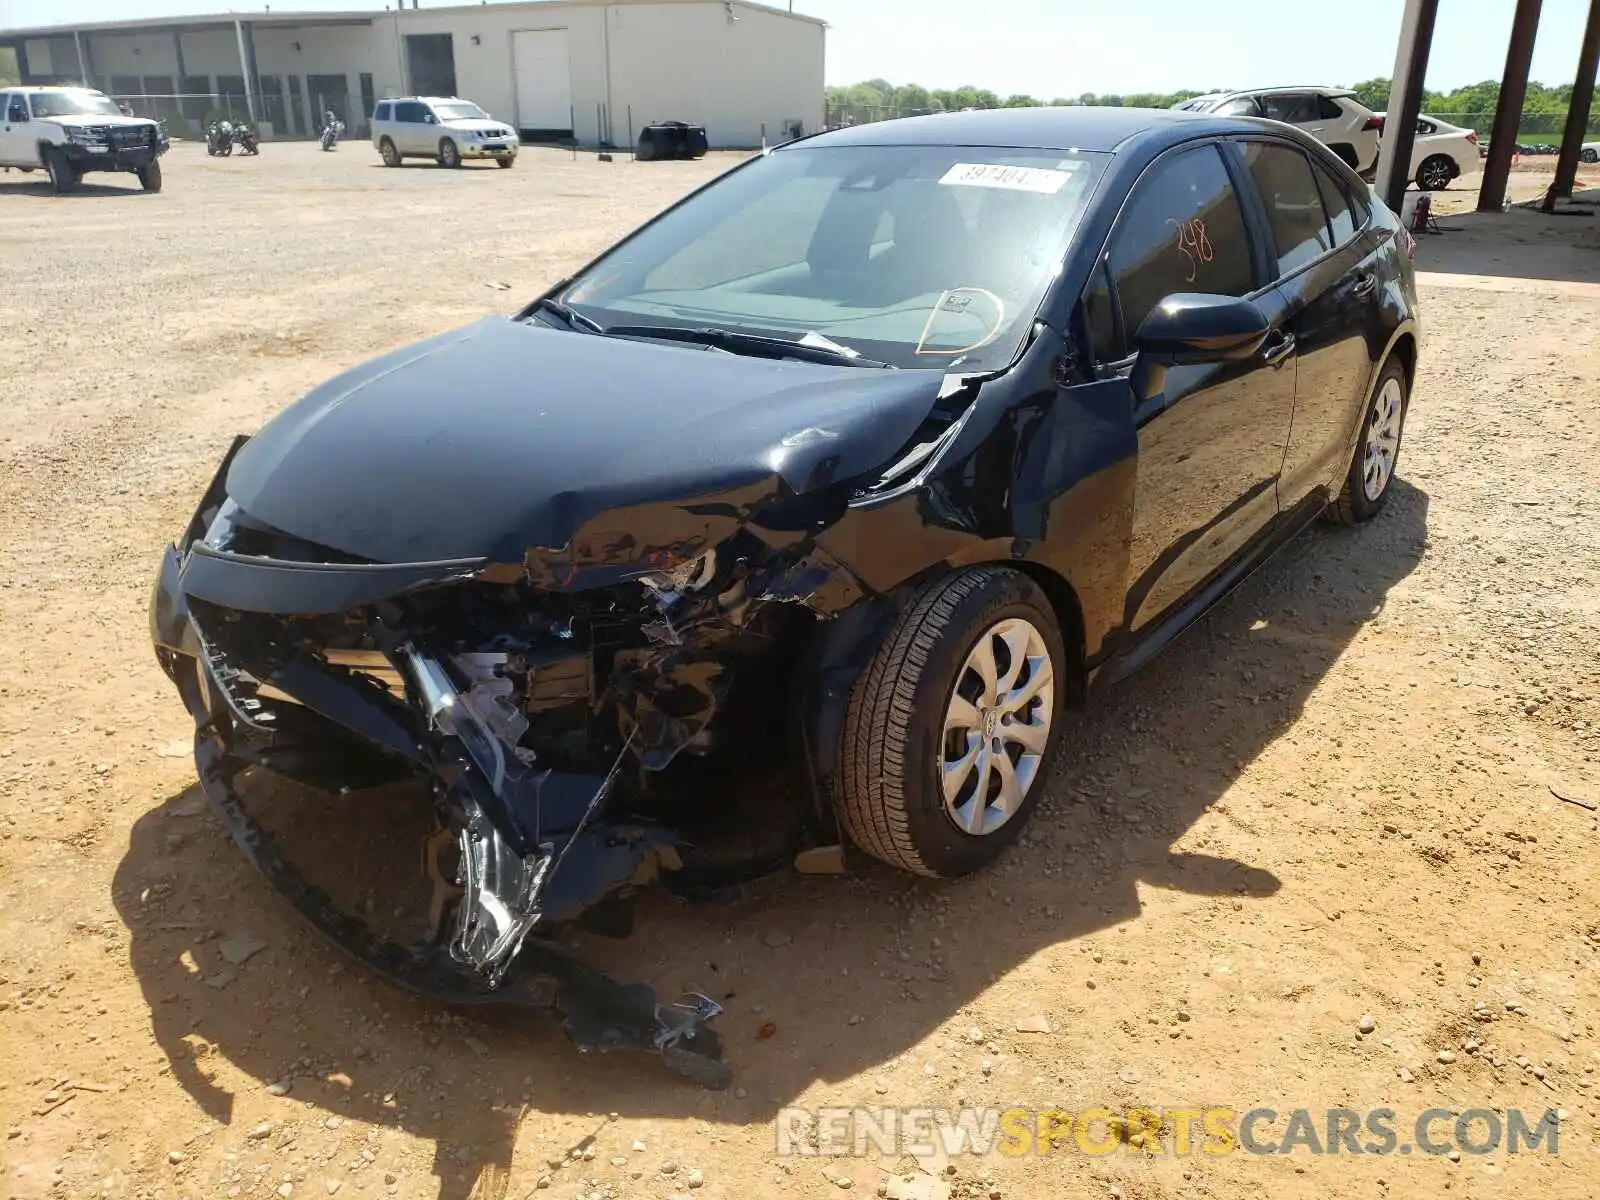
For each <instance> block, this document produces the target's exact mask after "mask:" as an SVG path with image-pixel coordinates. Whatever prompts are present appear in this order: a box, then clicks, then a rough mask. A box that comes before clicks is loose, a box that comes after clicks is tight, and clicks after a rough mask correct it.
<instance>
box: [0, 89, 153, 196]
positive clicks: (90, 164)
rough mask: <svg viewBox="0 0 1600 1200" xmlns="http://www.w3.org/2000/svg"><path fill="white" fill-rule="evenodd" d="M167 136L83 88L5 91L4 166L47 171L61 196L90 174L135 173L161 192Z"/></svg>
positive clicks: (0, 134) (0, 156)
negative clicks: (162, 158) (98, 172)
mask: <svg viewBox="0 0 1600 1200" xmlns="http://www.w3.org/2000/svg"><path fill="white" fill-rule="evenodd" d="M167 146H168V141H167V134H166V131H165V130H164V129H162V128H161V126H160V124H159V123H157V122H155V121H151V120H147V119H145V118H143V117H130V116H126V115H124V114H123V112H122V110H121V109H119V108H118V107H117V104H116V101H114V100H112V99H111V97H109V96H107V95H106V94H105V93H104V92H97V91H94V90H93V89H91V88H81V87H10V88H5V89H0V167H17V168H19V169H21V170H24V171H31V170H34V169H36V168H40V167H42V168H43V169H44V171H45V172H46V174H48V175H49V177H50V186H51V188H53V189H54V190H55V191H56V192H66V191H71V190H72V188H73V187H75V186H76V185H77V183H78V181H79V180H80V179H82V178H83V176H84V175H85V174H87V173H88V172H90V171H129V172H132V173H133V174H134V175H137V176H138V177H139V186H140V187H142V188H143V189H144V190H145V191H147V192H159V191H160V190H161V156H162V155H163V154H165V153H166V152H167Z"/></svg>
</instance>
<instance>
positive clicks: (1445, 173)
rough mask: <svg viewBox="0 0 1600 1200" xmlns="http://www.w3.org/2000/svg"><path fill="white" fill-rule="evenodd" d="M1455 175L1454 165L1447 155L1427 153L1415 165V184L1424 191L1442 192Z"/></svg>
mask: <svg viewBox="0 0 1600 1200" xmlns="http://www.w3.org/2000/svg"><path fill="white" fill-rule="evenodd" d="M1455 175H1456V165H1455V163H1454V162H1452V161H1451V160H1450V158H1449V157H1448V156H1446V155H1443V154H1433V155H1429V156H1428V157H1427V158H1425V159H1423V160H1422V163H1421V165H1420V166H1418V167H1417V186H1418V187H1419V188H1421V189H1422V190H1423V191H1425V192H1442V191H1444V189H1445V188H1447V187H1449V186H1450V181H1451V180H1452V179H1454V178H1455Z"/></svg>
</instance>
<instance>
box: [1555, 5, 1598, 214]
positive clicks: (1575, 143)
mask: <svg viewBox="0 0 1600 1200" xmlns="http://www.w3.org/2000/svg"><path fill="white" fill-rule="evenodd" d="M1596 70H1600V0H1590V2H1589V23H1588V24H1587V25H1585V26H1584V29H1583V45H1582V46H1581V47H1580V48H1579V50H1578V76H1577V78H1576V79H1575V80H1574V81H1573V84H1572V103H1571V104H1570V105H1568V107H1567V126H1566V129H1565V130H1564V131H1563V132H1562V134H1561V157H1560V158H1558V159H1557V160H1556V188H1555V192H1556V195H1558V196H1570V195H1572V181H1573V180H1574V179H1576V178H1577V176H1578V154H1579V152H1580V151H1582V149H1583V134H1584V131H1585V130H1586V129H1588V128H1589V106H1590V105H1591V104H1593V103H1594V82H1595V72H1596Z"/></svg>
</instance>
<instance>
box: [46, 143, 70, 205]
mask: <svg viewBox="0 0 1600 1200" xmlns="http://www.w3.org/2000/svg"><path fill="white" fill-rule="evenodd" d="M44 169H45V171H46V172H48V173H49V175H50V190H51V191H53V192H55V194H56V195H58V196H59V195H61V194H62V193H63V192H70V191H71V190H72V189H73V188H75V187H76V186H77V185H78V168H77V167H75V166H73V165H72V162H71V160H70V159H68V158H67V154H66V151H64V150H61V149H59V148H58V147H55V146H52V147H50V148H49V149H48V150H46V151H45V153H44Z"/></svg>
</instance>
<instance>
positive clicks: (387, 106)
mask: <svg viewBox="0 0 1600 1200" xmlns="http://www.w3.org/2000/svg"><path fill="white" fill-rule="evenodd" d="M372 144H373V146H374V147H376V148H377V151H378V153H379V154H381V155H382V156H383V161H384V165H385V166H390V167H398V166H399V165H400V162H401V160H402V159H406V158H431V159H433V160H434V161H435V162H436V163H438V164H439V165H440V166H442V167H459V166H460V165H461V162H462V160H463V159H468V158H492V159H494V161H495V165H496V166H500V167H509V166H510V165H511V164H512V163H514V162H516V161H517V150H518V149H519V148H520V147H521V145H522V143H521V141H520V140H519V139H518V138H517V131H516V130H515V129H512V128H511V126H509V125H507V124H506V123H505V122H504V121H496V120H495V119H494V118H493V117H491V116H490V115H489V114H488V113H486V112H484V111H483V109H481V108H479V107H478V106H477V105H476V104H474V103H472V101H470V100H460V99H457V98H456V97H454V96H451V97H443V96H407V97H404V98H402V99H398V100H380V101H379V102H378V106H377V107H376V108H375V109H373V110H372Z"/></svg>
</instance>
